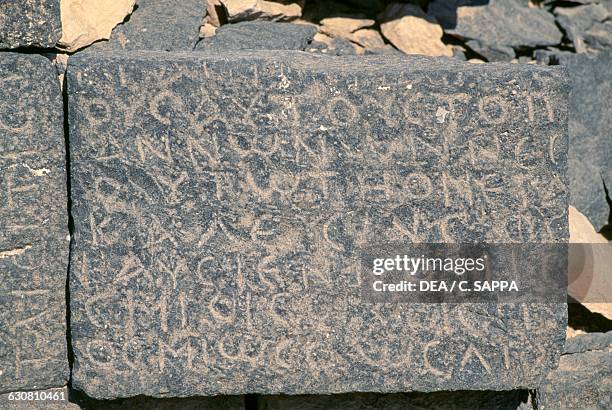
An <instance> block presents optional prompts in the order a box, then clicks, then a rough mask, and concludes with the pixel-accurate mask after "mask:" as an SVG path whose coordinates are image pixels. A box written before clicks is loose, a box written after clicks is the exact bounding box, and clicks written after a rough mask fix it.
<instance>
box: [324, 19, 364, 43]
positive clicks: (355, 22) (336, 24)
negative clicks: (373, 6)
mask: <svg viewBox="0 0 612 410" xmlns="http://www.w3.org/2000/svg"><path fill="white" fill-rule="evenodd" d="M375 23H376V22H375V21H374V20H370V19H355V18H348V17H330V18H326V19H323V20H321V23H320V24H321V28H320V31H321V33H323V34H327V35H328V36H331V37H345V38H346V37H348V36H349V35H350V34H351V33H353V32H355V31H357V30H359V29H362V28H366V27H371V26H373V25H374V24H375Z"/></svg>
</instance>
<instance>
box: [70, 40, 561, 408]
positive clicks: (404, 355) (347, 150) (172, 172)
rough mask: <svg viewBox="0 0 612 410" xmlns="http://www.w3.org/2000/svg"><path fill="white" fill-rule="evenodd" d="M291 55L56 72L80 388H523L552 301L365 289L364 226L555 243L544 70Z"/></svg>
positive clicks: (82, 66) (545, 358) (557, 143)
mask: <svg viewBox="0 0 612 410" xmlns="http://www.w3.org/2000/svg"><path fill="white" fill-rule="evenodd" d="M440 61H441V60H439V59H431V58H420V57H395V56H386V57H384V58H382V57H381V56H363V57H341V58H340V57H338V58H333V59H332V58H329V57H326V56H316V55H310V54H307V53H303V52H291V51H260V52H245V51H241V52H239V53H219V54H216V55H214V54H209V53H182V54H178V53H177V54H173V53H144V52H131V53H129V54H128V53H112V54H94V53H83V54H79V55H76V56H74V57H72V58H71V60H70V64H69V68H68V74H67V76H68V77H67V78H68V95H69V112H70V118H69V122H70V138H71V153H72V155H71V161H72V162H71V164H72V167H71V168H72V171H71V177H72V190H73V194H72V199H73V201H74V202H73V216H74V223H75V231H74V241H73V249H72V253H71V255H72V256H71V257H72V261H71V265H70V266H71V273H70V287H71V313H72V316H71V319H72V322H71V323H72V326H71V332H72V343H73V348H74V355H75V361H74V368H73V379H72V380H73V385H74V386H75V387H76V388H78V389H82V390H83V391H85V392H86V393H87V394H88V395H90V396H91V397H95V398H113V397H127V396H133V395H148V396H164V397H168V396H189V395H217V394H243V393H266V394H270V393H289V394H298V393H299V394H312V393H324V394H328V393H342V392H351V391H366V392H367V391H369V392H397V391H424V392H429V391H437V390H461V389H463V390H465V389H480V390H511V389H516V388H534V387H537V386H538V385H539V384H540V382H541V381H542V380H543V378H544V377H545V375H546V374H547V373H548V372H549V371H550V370H551V369H553V368H555V367H556V365H557V361H558V357H559V355H560V353H561V349H562V347H563V341H564V338H565V327H566V305H565V304H554V303H547V304H524V303H516V304H509V305H508V304H492V303H480V304H457V305H445V304H393V303H390V304H372V303H367V302H366V301H364V300H362V299H361V296H360V292H359V289H360V288H359V283H360V282H359V277H358V272H359V271H360V255H361V249H363V248H364V247H367V246H369V245H370V244H372V243H386V242H391V241H403V242H407V243H409V242H485V241H490V242H529V241H536V242H539V241H543V242H547V241H550V242H563V241H567V239H568V226H567V209H568V195H567V189H566V184H567V175H566V169H567V158H566V155H567V96H568V91H569V89H568V86H567V84H566V82H565V80H564V78H565V74H564V73H563V72H562V70H560V69H559V68H550V67H540V66H536V65H518V64H506V65H504V64H495V65H477V64H468V63H463V62H458V61H455V60H450V59H444V64H440Z"/></svg>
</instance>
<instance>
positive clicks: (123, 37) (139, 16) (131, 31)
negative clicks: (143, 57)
mask: <svg viewBox="0 0 612 410" xmlns="http://www.w3.org/2000/svg"><path fill="white" fill-rule="evenodd" d="M137 6H138V7H137V8H135V9H134V11H133V13H132V14H131V15H130V19H129V21H126V22H125V23H124V24H120V25H119V26H117V27H116V28H115V29H114V30H113V32H112V34H111V38H110V40H109V41H104V42H100V43H96V44H93V45H92V46H91V47H90V49H92V50H98V51H111V50H159V51H188V50H193V47H194V46H195V45H196V43H197V41H198V39H199V33H200V26H201V25H202V20H203V18H204V15H205V14H206V3H205V2H204V1H202V0H181V1H174V0H138V1H137Z"/></svg>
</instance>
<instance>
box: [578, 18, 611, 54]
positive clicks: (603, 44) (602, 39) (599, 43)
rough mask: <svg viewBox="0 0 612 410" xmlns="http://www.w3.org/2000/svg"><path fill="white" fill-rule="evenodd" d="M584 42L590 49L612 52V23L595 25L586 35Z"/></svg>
mask: <svg viewBox="0 0 612 410" xmlns="http://www.w3.org/2000/svg"><path fill="white" fill-rule="evenodd" d="M584 42H585V43H586V46H587V47H588V48H590V49H593V50H598V51H607V52H612V21H609V20H608V21H605V22H603V23H595V24H594V25H593V26H592V27H591V28H590V29H588V30H587V31H586V32H585V33H584Z"/></svg>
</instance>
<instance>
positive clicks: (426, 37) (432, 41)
mask: <svg viewBox="0 0 612 410" xmlns="http://www.w3.org/2000/svg"><path fill="white" fill-rule="evenodd" d="M383 14H384V15H385V17H387V18H391V20H389V21H386V22H384V23H382V24H381V25H380V31H381V32H382V34H383V36H385V38H386V39H387V40H389V42H390V43H391V44H393V45H394V46H395V47H397V48H398V49H399V50H401V51H403V52H404V53H406V54H421V55H428V56H447V57H451V56H452V55H453V52H452V50H451V49H450V48H448V47H446V45H444V43H443V42H442V35H443V31H442V27H440V25H439V24H438V22H437V21H436V20H435V19H434V18H432V17H430V16H427V15H426V14H425V13H424V12H423V11H422V10H421V9H420V8H419V7H418V6H415V5H413V4H399V3H396V4H392V5H390V6H389V7H388V8H387V10H386V11H385V12H384V13H383Z"/></svg>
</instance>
